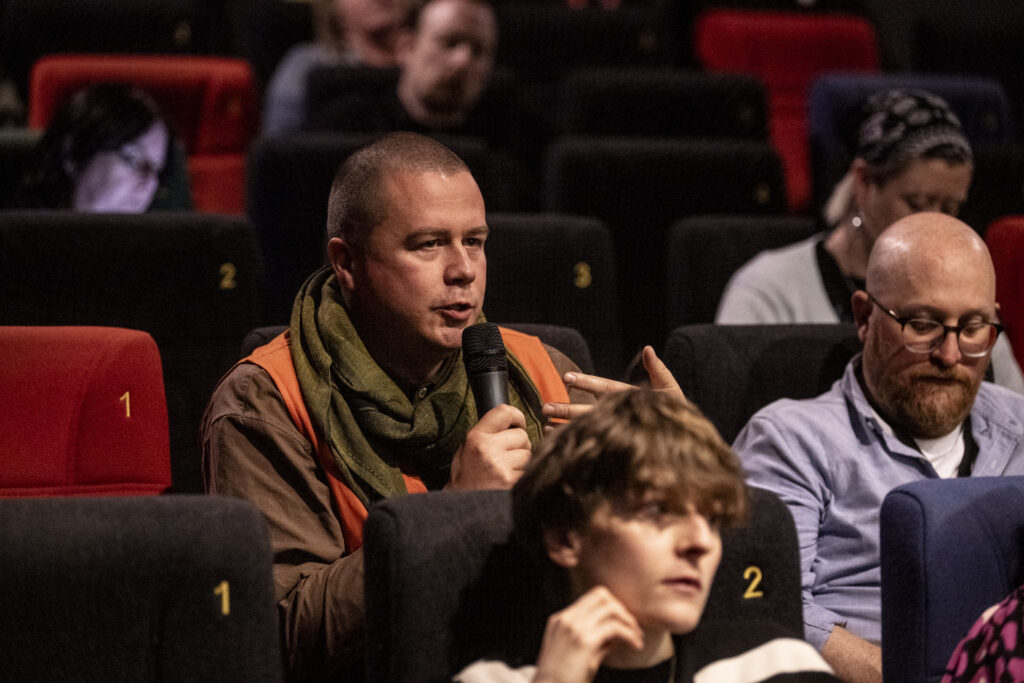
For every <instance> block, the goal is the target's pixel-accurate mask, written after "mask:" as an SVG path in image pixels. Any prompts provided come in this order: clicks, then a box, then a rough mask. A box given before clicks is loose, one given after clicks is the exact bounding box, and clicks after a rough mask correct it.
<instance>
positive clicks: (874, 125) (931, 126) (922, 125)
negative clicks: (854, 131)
mask: <svg viewBox="0 0 1024 683" xmlns="http://www.w3.org/2000/svg"><path fill="white" fill-rule="evenodd" d="M863 114H864V118H863V120H862V122H861V124H860V129H859V133H858V137H857V153H856V155H857V156H858V157H860V158H861V159H864V160H865V161H866V162H868V164H870V165H872V166H894V165H899V164H902V163H904V162H906V161H910V160H912V159H918V158H921V157H922V156H924V155H925V154H927V153H929V152H932V151H934V150H936V149H938V148H940V147H947V148H949V149H950V150H952V151H953V152H954V153H957V154H960V155H962V156H963V157H964V158H965V159H967V160H970V159H972V158H973V157H972V154H971V145H970V143H968V142H967V138H966V136H965V135H964V131H963V128H962V127H961V126H960V119H958V118H957V116H956V114H954V113H953V110H952V109H950V107H949V105H948V104H947V103H946V101H945V100H943V99H942V98H941V97H938V96H936V95H933V94H931V93H928V92H925V91H923V90H884V91H882V92H879V93H875V94H874V95H872V96H871V97H869V98H868V99H867V100H866V101H865V103H864V107H863Z"/></svg>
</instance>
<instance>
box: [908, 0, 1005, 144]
mask: <svg viewBox="0 0 1024 683" xmlns="http://www.w3.org/2000/svg"><path fill="white" fill-rule="evenodd" d="M958 9H959V11H957V10H958ZM1022 31H1024V5H1021V3H1018V2H993V3H971V4H967V3H964V4H960V5H959V6H958V7H951V6H948V5H936V4H935V3H922V4H921V6H920V9H919V10H918V11H917V12H916V13H915V16H914V21H913V23H912V24H911V27H910V30H908V31H907V34H908V35H907V36H906V40H907V43H908V47H909V49H910V53H911V55H912V59H911V60H910V64H909V65H908V68H909V69H912V70H914V71H924V72H938V73H962V74H970V75H983V76H988V77H991V78H996V79H998V80H999V82H1000V83H1001V84H1002V85H1003V87H1004V88H1006V92H1007V94H1008V95H1009V99H1010V105H1011V107H1012V113H1013V118H1014V121H1016V122H1017V123H1018V125H1020V124H1021V122H1022V121H1024V83H1022V82H1021V78H1020V61H1019V60H1018V59H1016V58H1015V56H1014V54H1013V53H1014V51H1015V50H1016V49H1017V47H1018V45H1019V44H1020V35H1021V32H1022ZM1018 135H1019V131H1018Z"/></svg>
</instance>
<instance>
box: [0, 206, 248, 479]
mask: <svg viewBox="0 0 1024 683" xmlns="http://www.w3.org/2000/svg"><path fill="white" fill-rule="evenodd" d="M259 263H260V259H259V253H258V249H257V246H256V241H255V238H254V236H253V232H252V227H251V226H250V225H249V223H248V222H247V221H245V220H243V219H240V218H230V217H226V216H214V215H208V214H190V213H181V212H175V213H165V214H116V215H115V214H84V213H78V212H72V211H6V212H3V213H2V214H0V325H103V326H112V327H126V328H131V329H137V330H144V331H146V332H148V333H149V334H150V335H152V336H153V338H154V339H155V340H156V343H157V346H158V347H159V349H160V357H161V360H162V363H163V375H164V389H165V392H166V396H167V412H168V419H169V425H170V434H171V458H172V480H173V484H174V489H175V490H176V491H195V492H199V491H202V490H203V489H202V477H201V476H200V472H199V464H200V459H199V448H198V436H197V434H198V428H199V422H200V417H201V416H202V413H203V409H204V408H205V406H206V402H207V401H208V400H209V397H210V394H211V393H212V391H213V388H214V387H215V386H216V384H217V381H218V380H219V379H220V376H221V375H222V374H223V373H224V372H226V371H227V370H228V368H230V367H231V365H232V363H234V362H235V361H236V360H237V358H238V342H239V340H240V339H242V337H244V336H245V333H246V332H248V331H249V330H250V329H252V328H253V327H255V325H256V322H257V316H256V313H257V305H258V304H257V299H256V279H257V275H258V272H259V268H260V265H259Z"/></svg>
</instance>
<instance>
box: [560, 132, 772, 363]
mask: <svg viewBox="0 0 1024 683" xmlns="http://www.w3.org/2000/svg"><path fill="white" fill-rule="evenodd" d="M545 165H546V169H545V177H544V184H545V199H544V203H545V208H546V210H548V211H555V212H564V213H572V214H576V215H581V216H592V217H594V218H597V219H599V220H601V221H602V222H603V223H604V224H605V225H607V226H608V228H609V230H611V233H612V243H613V245H614V247H615V257H616V260H617V264H618V272H619V277H618V290H619V302H620V309H621V310H620V317H619V320H620V324H621V325H622V329H623V335H624V338H625V348H624V349H623V351H624V352H625V355H626V357H629V356H632V355H633V354H634V353H635V352H636V351H638V350H639V349H640V348H641V347H642V346H643V345H644V344H650V343H652V341H654V340H657V339H662V338H664V336H665V329H666V328H665V325H664V316H665V271H666V260H665V251H664V248H663V245H664V244H665V241H666V237H667V235H668V230H669V226H671V225H672V224H673V223H674V222H675V221H676V220H678V219H680V218H683V217H685V216H690V215H697V214H711V213H746V214H766V213H781V212H782V210H783V209H784V207H785V193H784V190H783V181H782V170H781V166H780V164H779V159H778V155H776V154H775V151H774V150H773V149H772V148H771V145H769V144H768V143H767V142H758V141H743V140H734V139H728V140H724V139H723V140H693V139H681V138H638V137H629V138H623V137H569V136H565V137H561V138H559V139H558V140H556V141H555V142H553V143H552V144H551V145H550V146H549V151H548V157H547V160H546V162H545ZM624 360H625V359H623V363H622V365H625V362H624Z"/></svg>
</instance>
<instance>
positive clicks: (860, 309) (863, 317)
mask: <svg viewBox="0 0 1024 683" xmlns="http://www.w3.org/2000/svg"><path fill="white" fill-rule="evenodd" d="M850 306H851V307H852V308H853V322H854V323H855V324H856V325H857V337H859V338H860V341H861V343H862V344H863V343H864V338H865V337H867V334H868V316H870V315H871V309H872V308H873V307H874V304H872V303H871V299H870V297H868V293H867V292H865V291H864V290H863V289H858V290H857V291H856V292H854V293H853V296H852V297H851V299H850Z"/></svg>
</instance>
